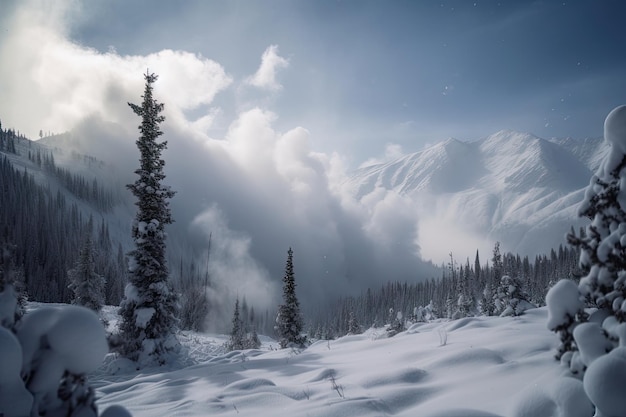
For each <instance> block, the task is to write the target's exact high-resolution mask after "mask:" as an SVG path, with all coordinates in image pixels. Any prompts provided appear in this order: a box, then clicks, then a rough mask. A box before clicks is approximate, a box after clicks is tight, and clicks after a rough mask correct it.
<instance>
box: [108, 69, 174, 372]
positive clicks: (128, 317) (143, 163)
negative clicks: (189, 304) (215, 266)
mask: <svg viewBox="0 0 626 417" xmlns="http://www.w3.org/2000/svg"><path fill="white" fill-rule="evenodd" d="M145 80H146V84H145V89H144V94H143V96H142V97H143V102H142V104H141V105H140V106H139V105H136V104H131V103H128V104H129V106H130V107H131V108H132V110H133V111H134V112H135V114H137V115H138V116H140V117H141V125H140V126H139V131H140V132H141V135H140V136H139V139H138V140H137V142H136V143H137V147H138V148H139V152H140V167H139V169H137V170H136V171H135V173H136V174H137V175H138V176H139V178H137V180H136V181H135V182H134V183H133V184H129V185H128V186H127V187H128V188H129V189H130V190H131V191H132V193H133V195H134V196H135V197H136V198H137V202H136V203H135V204H136V205H137V208H138V210H137V214H136V216H135V219H134V221H133V224H132V238H133V241H134V244H135V249H133V250H132V251H131V252H129V254H128V255H129V258H130V259H129V277H128V278H129V283H128V285H127V286H126V289H125V291H124V299H123V300H122V303H121V305H120V315H121V318H122V320H121V323H120V335H119V336H120V340H119V342H120V353H121V354H122V355H124V356H126V357H128V358H129V359H132V360H135V361H138V362H139V363H140V364H149V363H155V364H164V363H165V362H166V361H167V357H168V355H169V354H172V353H175V352H177V351H178V350H179V348H180V344H179V342H178V340H177V338H176V331H177V318H176V314H177V297H176V294H175V293H174V291H172V288H171V286H170V283H169V281H168V276H169V272H168V268H167V264H166V259H165V237H166V233H165V230H164V228H165V225H166V224H170V223H172V216H171V212H170V208H169V199H171V198H172V197H173V196H174V192H173V191H172V190H171V189H170V187H169V186H166V185H164V184H163V180H164V179H165V174H164V172H163V168H164V166H165V161H164V160H163V159H161V152H162V151H163V150H164V149H165V148H166V146H167V142H166V141H162V142H157V139H158V137H159V136H161V135H162V134H163V132H162V131H161V129H160V128H159V124H160V123H162V122H163V121H164V120H165V118H164V117H163V116H162V115H161V114H160V113H161V111H163V104H162V103H159V102H157V101H156V100H155V99H154V98H153V96H152V90H153V86H152V84H153V83H154V82H155V81H156V80H157V76H156V75H155V74H150V73H146V74H145Z"/></svg>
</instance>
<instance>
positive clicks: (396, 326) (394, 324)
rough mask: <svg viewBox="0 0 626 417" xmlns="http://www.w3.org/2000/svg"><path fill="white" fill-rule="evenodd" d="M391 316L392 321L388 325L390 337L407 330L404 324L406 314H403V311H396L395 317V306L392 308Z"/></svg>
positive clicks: (390, 310)
mask: <svg viewBox="0 0 626 417" xmlns="http://www.w3.org/2000/svg"><path fill="white" fill-rule="evenodd" d="M389 316H390V321H389V324H388V325H387V326H386V327H387V336H388V337H394V336H395V335H397V334H398V333H400V332H403V331H405V330H406V326H405V325H404V316H403V315H402V312H401V311H398V312H397V313H395V318H394V310H393V308H390V309H389Z"/></svg>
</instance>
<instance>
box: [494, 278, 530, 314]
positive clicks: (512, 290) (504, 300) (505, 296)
mask: <svg viewBox="0 0 626 417" xmlns="http://www.w3.org/2000/svg"><path fill="white" fill-rule="evenodd" d="M495 302H496V310H497V311H499V312H500V316H503V317H504V316H519V315H521V314H523V313H524V311H526V310H528V309H530V308H535V306H534V305H532V304H531V303H530V302H529V301H528V295H527V294H526V292H525V291H524V289H523V282H522V280H521V279H520V278H519V277H517V276H510V275H504V276H503V277H502V278H501V279H500V286H499V287H498V290H497V292H496V299H495Z"/></svg>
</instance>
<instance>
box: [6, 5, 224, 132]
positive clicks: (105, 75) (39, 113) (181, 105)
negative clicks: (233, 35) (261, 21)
mask: <svg viewBox="0 0 626 417" xmlns="http://www.w3.org/2000/svg"><path fill="white" fill-rule="evenodd" d="M76 10H80V3H79V2H77V1H65V2H64V1H59V2H51V1H45V0H28V1H25V2H22V3H20V4H19V5H18V7H17V9H16V11H15V14H14V16H13V18H12V19H11V20H10V22H9V23H7V25H8V29H7V33H8V35H7V36H5V37H3V39H2V41H1V42H0V60H1V61H2V62H4V63H8V62H10V63H11V64H10V65H2V66H0V91H2V92H3V97H11V100H6V99H3V100H0V114H1V115H2V117H3V120H4V121H5V122H6V123H7V124H9V125H13V126H23V128H22V131H24V132H25V133H27V134H29V135H30V136H32V137H36V132H38V131H39V129H43V130H44V131H46V132H48V131H52V132H56V133H60V132H63V131H67V130H70V129H71V128H73V127H74V126H75V125H76V124H77V123H79V122H80V121H81V120H83V119H85V118H87V117H90V116H93V115H96V116H97V117H99V118H101V119H102V120H106V121H110V122H116V123H124V124H126V123H128V122H129V121H130V120H131V119H132V117H133V116H132V113H129V112H128V108H127V107H126V106H125V103H126V102H127V101H133V102H135V101H138V100H139V99H140V98H138V97H137V91H142V85H143V78H142V76H141V74H143V73H145V72H146V71H147V70H148V71H150V72H154V73H157V74H158V75H159V82H158V84H157V85H156V87H155V89H156V91H157V93H158V95H159V97H160V98H161V100H162V101H163V102H166V103H167V105H166V115H167V117H170V118H172V119H174V120H175V121H177V122H178V123H192V122H194V121H187V120H186V118H185V117H184V115H183V111H185V110H189V109H194V108H196V107H198V106H201V105H209V104H210V103H211V102H212V101H213V99H214V97H215V95H216V94H217V93H218V92H220V91H222V90H224V89H225V88H227V87H228V86H229V85H230V83H231V82H232V79H231V77H230V76H229V75H227V74H226V72H225V71H224V69H223V68H222V66H221V65H219V64H218V63H216V62H214V61H212V60H210V59H207V58H204V57H202V56H200V55H197V54H193V53H189V52H185V51H173V50H168V49H166V50H161V51H159V52H155V53H152V54H149V55H146V56H139V55H132V56H122V55H119V54H117V53H116V52H115V51H114V50H110V51H108V52H105V53H102V52H99V51H97V50H94V49H91V48H87V47H83V46H81V45H78V44H76V43H74V42H72V41H70V40H69V39H68V37H67V32H68V21H69V20H71V19H70V18H69V16H70V13H72V15H75V14H76V13H77V12H76ZM210 115H211V113H209V116H210ZM200 119H201V120H200V121H199V122H200V123H201V124H202V126H203V127H204V128H206V127H207V117H206V116H201V117H200ZM208 120H209V121H210V118H209V119H208Z"/></svg>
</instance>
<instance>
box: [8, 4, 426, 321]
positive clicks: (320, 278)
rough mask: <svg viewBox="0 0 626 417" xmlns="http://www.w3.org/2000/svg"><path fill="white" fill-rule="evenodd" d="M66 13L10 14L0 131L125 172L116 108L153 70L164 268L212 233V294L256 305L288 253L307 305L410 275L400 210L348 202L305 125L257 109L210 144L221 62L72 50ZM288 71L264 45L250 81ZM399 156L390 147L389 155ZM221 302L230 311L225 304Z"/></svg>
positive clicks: (132, 132) (170, 54) (406, 226)
mask: <svg viewBox="0 0 626 417" xmlns="http://www.w3.org/2000/svg"><path fill="white" fill-rule="evenodd" d="M44 3H45V4H46V5H50V4H55V5H56V4H60V6H58V7H60V9H55V13H50V16H56V17H54V18H53V19H51V21H45V20H46V19H45V17H46V16H45V15H41V16H39V15H37V14H34V15H33V16H35V17H31V15H30V14H29V13H30V11H31V9H32V10H34V9H36V8H37V7H39V6H41V4H44ZM68 4H70V3H63V2H58V3H57V2H55V3H51V2H45V1H43V0H41V1H39V0H31V1H28V2H24V3H22V4H21V5H20V6H19V10H18V11H17V12H16V14H15V17H14V18H12V19H11V27H10V33H11V34H10V36H8V37H7V38H5V39H2V40H0V59H1V60H2V62H10V63H11V65H2V66H0V91H2V94H3V96H2V100H0V115H2V118H3V120H2V121H3V124H4V125H5V126H15V127H16V128H19V129H20V130H22V131H26V132H27V133H28V134H30V135H34V134H36V132H38V131H39V129H44V130H45V131H48V130H52V131H55V132H61V131H65V130H72V131H73V134H74V137H75V138H76V140H77V141H80V146H81V147H82V148H81V150H82V151H83V152H86V153H90V154H93V155H94V156H96V157H98V158H100V159H104V160H108V161H111V160H113V162H115V163H116V165H117V170H118V171H119V172H122V173H123V172H127V173H129V174H127V175H132V171H133V169H134V166H135V165H134V164H136V156H134V155H135V153H136V149H135V147H134V139H135V138H136V134H137V131H136V127H137V125H138V123H139V122H138V120H137V118H136V116H135V115H134V114H133V113H132V112H131V111H130V109H128V106H127V105H126V102H127V101H130V102H138V101H139V100H140V95H141V93H142V91H143V78H142V76H141V74H142V73H144V72H145V71H146V69H149V70H150V71H151V72H155V73H157V74H158V75H159V79H158V81H157V82H156V84H155V96H156V98H157V99H158V100H159V101H161V102H163V103H165V109H166V110H165V111H166V121H165V123H164V125H163V130H164V131H165V135H164V138H165V139H166V140H168V142H169V146H168V149H167V150H166V152H165V153H164V158H165V160H166V174H167V179H166V181H167V182H168V184H170V185H171V186H172V188H173V189H174V190H176V191H177V194H176V196H175V198H174V199H173V200H172V212H173V215H174V218H175V220H176V223H175V224H174V225H173V226H171V227H170V229H169V232H168V233H169V235H170V239H169V240H168V250H169V252H170V254H171V256H173V257H174V258H173V259H180V258H184V257H187V258H189V257H191V256H196V255H197V254H198V253H206V252H205V250H206V247H207V245H208V236H212V238H211V239H212V241H211V242H212V243H211V245H212V255H211V263H210V265H209V269H210V272H211V274H212V277H213V278H214V279H215V280H214V285H215V289H216V291H221V292H220V294H224V297H226V298H228V297H233V296H234V295H237V294H238V295H240V296H246V297H247V300H248V301H249V302H250V303H251V304H253V305H255V306H258V307H259V308H267V307H270V308H273V307H275V306H276V305H277V303H278V302H279V300H278V299H279V297H280V291H279V290H278V289H277V287H278V286H279V285H280V284H279V283H280V278H281V277H282V272H283V270H284V262H285V259H286V253H287V249H288V248H289V247H292V248H293V250H294V263H295V272H296V279H297V282H298V288H299V292H300V294H301V296H302V299H303V304H304V305H305V307H306V306H308V307H309V308H311V307H312V306H313V305H315V304H316V303H319V302H321V301H323V300H328V299H329V298H332V297H335V296H338V295H342V294H345V293H347V292H352V293H356V292H358V291H360V290H362V289H364V288H366V287H368V286H374V285H378V284H379V283H380V282H384V281H387V280H389V279H394V280H395V279H397V280H405V279H415V278H419V277H420V270H421V268H423V266H422V264H421V262H420V260H419V256H418V251H419V248H418V246H417V231H418V228H417V219H416V217H415V214H414V211H412V209H411V205H410V201H407V200H406V198H404V197H401V196H399V195H398V194H396V193H395V192H392V191H382V190H380V192H378V193H373V194H372V195H370V196H368V198H367V199H364V200H363V201H358V200H356V199H355V198H353V196H352V195H351V194H350V192H349V190H348V189H346V187H345V186H344V185H345V183H346V177H345V170H344V168H343V164H342V159H341V157H340V156H339V155H336V154H330V155H328V154H323V153H319V152H314V151H313V149H311V145H310V140H311V138H310V133H309V131H307V130H306V129H304V128H302V127H297V126H296V127H294V128H292V129H290V130H287V131H285V132H280V131H277V130H276V128H275V123H276V119H277V117H278V115H277V114H276V113H275V112H273V111H270V110H269V109H266V108H261V107H253V108H248V109H245V110H244V111H241V112H240V113H238V114H236V115H235V117H234V120H232V121H231V122H229V124H228V128H227V130H226V132H225V133H224V134H223V137H220V138H215V137H212V136H210V135H209V129H210V128H211V125H212V123H213V120H214V119H215V118H216V117H222V118H224V113H223V111H222V109H221V108H220V107H219V106H218V105H217V104H216V103H215V100H214V99H215V97H216V95H217V94H218V93H219V92H221V91H225V90H227V89H228V87H229V85H230V84H231V83H232V78H231V77H230V76H229V75H228V74H227V73H226V71H225V69H224V68H223V67H222V66H221V65H220V64H218V63H217V62H214V61H212V60H210V59H208V58H205V57H202V56H200V55H197V54H193V53H189V52H185V51H174V50H161V51H158V52H153V53H150V54H148V55H133V56H126V55H120V54H118V53H116V52H115V51H114V50H111V51H107V52H100V51H97V50H94V49H90V48H87V47H84V46H81V45H78V44H77V43H76V42H73V41H72V40H71V39H70V37H69V35H68V33H69V31H68V30H67V26H68V25H69V23H68V22H67V15H68V9H67V8H65V9H63V5H66V6H67V5H68ZM71 4H73V3H71ZM49 7H53V6H49ZM287 64H288V62H287V60H285V59H284V58H282V57H280V56H279V55H278V50H277V47H276V46H270V47H269V48H268V49H267V50H266V51H265V53H264V54H263V59H262V63H261V67H260V68H259V70H258V71H257V73H256V74H255V75H254V76H253V77H251V78H250V79H249V80H248V83H250V84H251V85H254V86H256V87H259V88H262V89H266V90H270V91H271V90H276V89H278V88H280V85H279V84H278V83H277V81H276V79H275V74H276V71H277V70H278V69H279V68H284V67H286V66H287ZM233 90H234V89H233ZM228 93H229V91H226V92H225V93H224V94H228ZM231 93H232V94H237V92H236V91H231ZM189 110H194V111H193V112H189ZM190 113H194V114H196V118H194V119H190V118H189V116H188V114H190ZM198 113H199V115H198ZM398 152H400V149H399V148H398V147H396V146H394V145H389V146H388V153H389V156H392V155H395V154H397V153H398ZM113 158H115V159H113ZM430 272H431V271H430V270H428V273H429V274H430ZM430 276H431V275H428V276H424V277H426V278H429V277H430ZM218 298H219V297H216V298H215V302H216V303H217V299H218ZM220 305H223V307H224V309H223V313H224V314H225V315H227V314H230V311H231V308H232V305H231V304H230V303H229V301H228V300H225V299H222V304H220ZM223 317H226V316H223Z"/></svg>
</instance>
